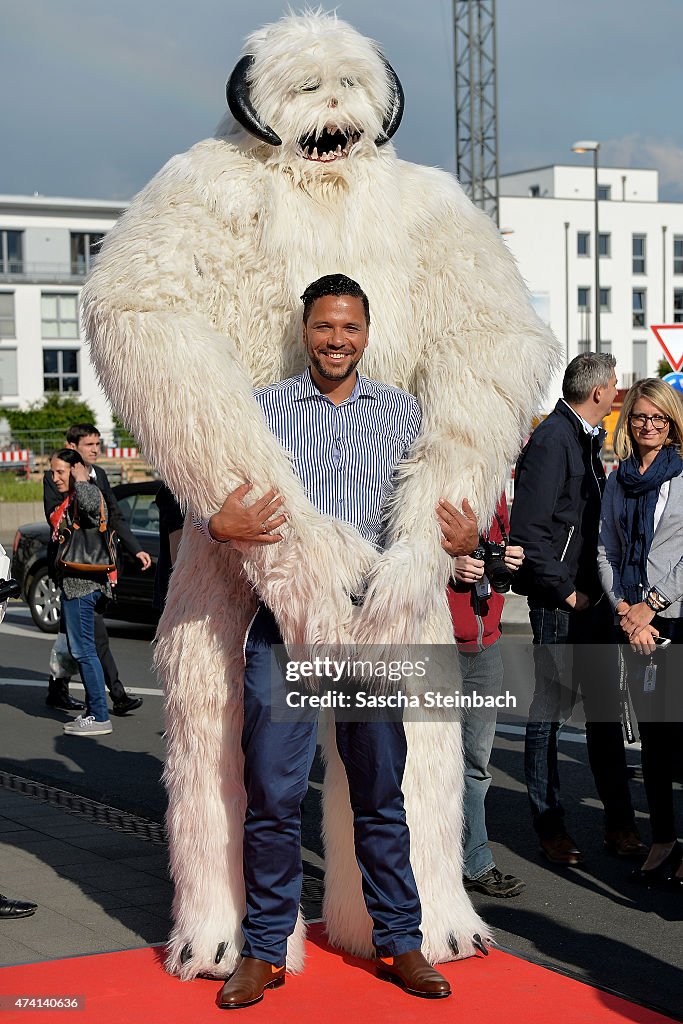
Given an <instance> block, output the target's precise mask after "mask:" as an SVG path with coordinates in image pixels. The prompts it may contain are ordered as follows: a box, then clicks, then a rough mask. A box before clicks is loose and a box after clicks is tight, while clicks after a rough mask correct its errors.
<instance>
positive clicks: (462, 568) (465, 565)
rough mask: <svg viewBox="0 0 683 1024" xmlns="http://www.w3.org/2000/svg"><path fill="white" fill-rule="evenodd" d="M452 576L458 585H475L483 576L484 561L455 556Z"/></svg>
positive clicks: (469, 556) (467, 556) (466, 556)
mask: <svg viewBox="0 0 683 1024" xmlns="http://www.w3.org/2000/svg"><path fill="white" fill-rule="evenodd" d="M452 564H453V576H454V577H455V579H456V580H458V581H459V582H460V583H476V582H477V580H480V579H481V578H482V576H483V575H484V561H483V559H481V558H472V556H471V555H456V556H455V558H454V559H453V563H452Z"/></svg>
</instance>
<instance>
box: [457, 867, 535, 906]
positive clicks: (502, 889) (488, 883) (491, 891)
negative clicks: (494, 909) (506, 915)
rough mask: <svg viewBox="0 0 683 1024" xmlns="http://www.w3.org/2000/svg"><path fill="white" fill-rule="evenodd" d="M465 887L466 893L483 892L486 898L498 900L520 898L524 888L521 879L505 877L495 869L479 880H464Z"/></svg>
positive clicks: (512, 876) (481, 876) (511, 876)
mask: <svg viewBox="0 0 683 1024" xmlns="http://www.w3.org/2000/svg"><path fill="white" fill-rule="evenodd" d="M462 881H463V885H464V886H465V891H466V892H481V893H483V894H484V895H485V896H495V897H497V898H498V899H509V898H510V897H511V896H519V894H520V892H521V891H522V889H523V888H524V882H523V881H522V880H521V878H515V876H514V875H504V874H502V872H500V871H499V870H498V868H496V867H493V868H491V870H490V871H487V872H486V873H485V874H483V875H480V876H479V878H464V877H463V880H462Z"/></svg>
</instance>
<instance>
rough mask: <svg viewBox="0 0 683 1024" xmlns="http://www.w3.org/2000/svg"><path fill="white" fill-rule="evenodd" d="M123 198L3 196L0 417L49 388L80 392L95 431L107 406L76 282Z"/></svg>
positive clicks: (106, 421) (107, 418)
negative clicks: (85, 335)
mask: <svg viewBox="0 0 683 1024" xmlns="http://www.w3.org/2000/svg"><path fill="white" fill-rule="evenodd" d="M126 205H127V204H126V203H122V202H105V201H103V200H99V199H59V198H49V197H45V196H0V418H1V417H2V409H3V408H25V407H26V406H27V405H28V404H29V403H31V402H35V401H37V400H40V399H41V398H42V397H43V395H44V394H45V393H46V392H51V391H58V392H61V393H64V394H66V393H69V394H73V395H75V396H78V397H80V398H82V399H84V400H85V401H87V402H88V403H89V405H90V406H91V408H92V409H93V411H94V413H95V415H96V419H97V423H98V425H99V426H100V429H102V430H103V431H104V430H107V429H108V428H109V427H110V425H111V413H110V410H109V405H108V404H107V401H106V399H105V397H104V394H103V393H102V391H101V389H100V387H99V386H98V383H97V381H96V379H95V373H94V370H93V368H92V365H91V363H90V359H89V358H88V353H87V350H86V349H85V348H84V346H83V343H82V340H81V334H80V330H79V323H78V297H79V292H80V286H81V284H82V283H83V279H84V277H85V275H86V273H87V271H88V268H89V266H90V261H91V259H92V256H93V254H94V253H95V252H96V247H97V244H98V242H99V241H100V239H101V238H102V236H103V235H104V234H105V233H106V232H107V231H108V229H109V228H110V227H111V226H112V225H113V224H114V222H115V220H116V218H117V217H118V216H119V214H120V213H121V212H122V211H123V210H124V209H125V207H126Z"/></svg>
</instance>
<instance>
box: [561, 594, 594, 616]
mask: <svg viewBox="0 0 683 1024" xmlns="http://www.w3.org/2000/svg"><path fill="white" fill-rule="evenodd" d="M565 600H566V603H567V604H568V605H569V607H570V608H571V609H572V611H575V612H585V611H586V609H587V608H590V603H591V602H590V598H589V597H588V595H587V594H583V593H582V592H581V591H580V590H575V591H574V593H573V594H570V595H569V597H567V598H565Z"/></svg>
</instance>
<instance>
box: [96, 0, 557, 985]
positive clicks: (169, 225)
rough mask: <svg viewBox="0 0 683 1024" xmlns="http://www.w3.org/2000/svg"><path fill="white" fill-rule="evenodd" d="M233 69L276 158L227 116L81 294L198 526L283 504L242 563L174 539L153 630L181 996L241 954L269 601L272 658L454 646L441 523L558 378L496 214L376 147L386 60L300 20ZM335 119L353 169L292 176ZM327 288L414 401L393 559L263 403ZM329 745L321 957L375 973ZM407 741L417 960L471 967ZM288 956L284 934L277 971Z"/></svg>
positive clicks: (357, 41) (112, 369)
mask: <svg viewBox="0 0 683 1024" xmlns="http://www.w3.org/2000/svg"><path fill="white" fill-rule="evenodd" d="M244 53H245V54H249V55H252V57H253V61H251V62H250V63H249V74H248V79H249V86H250V97H251V102H252V103H253V106H254V109H255V111H256V112H257V114H258V118H259V120H260V121H261V122H262V123H263V124H264V125H268V126H269V127H270V129H272V131H274V132H275V133H276V134H277V136H278V137H279V139H280V140H281V145H279V146H278V145H270V144H268V143H264V142H262V141H260V140H259V139H258V138H256V137H255V136H254V135H253V134H251V133H249V132H246V131H245V130H244V129H243V128H242V127H241V126H240V125H239V124H237V123H236V122H235V120H234V119H233V118H232V117H231V116H230V115H228V116H226V118H225V119H224V121H223V122H222V124H221V125H220V126H219V129H218V132H217V134H216V137H215V138H213V139H207V140H205V141H203V142H200V143H198V144H197V145H196V146H194V147H193V148H192V149H190V150H189V151H188V152H186V153H183V154H181V155H179V156H175V157H173V159H171V160H170V161H169V162H168V164H167V165H166V166H165V167H164V168H163V169H162V170H161V171H160V172H159V174H158V175H157V176H156V177H155V178H154V179H153V180H152V181H151V182H150V184H149V185H148V186H147V187H146V188H145V189H144V190H143V191H142V193H140V195H139V196H138V197H137V198H136V199H135V200H134V202H133V203H132V205H131V207H130V208H129V209H128V210H127V212H126V213H125V214H124V215H123V216H122V217H121V219H120V221H119V222H118V223H117V225H116V226H115V227H114V229H113V230H112V231H111V232H110V234H109V235H108V236H107V238H106V240H105V242H104V245H103V249H102V254H101V257H100V259H99V260H98V263H97V266H96V268H95V270H94V272H93V273H92V275H91V277H90V280H89V281H88V283H87V285H86V287H85V288H84V291H83V317H84V323H85V329H86V332H87V336H88V338H89V341H90V344H91V351H92V358H93V361H94V363H95V366H96V368H97V371H98V373H99V376H100V378H101V380H102V383H103V385H104V387H105V389H106V391H107V394H108V395H109V397H110V399H111V401H112V403H113V406H114V408H115V409H116V410H117V412H118V413H119V415H121V416H122V418H123V420H124V421H125V423H126V424H127V426H128V427H129V428H130V429H131V430H132V431H133V432H134V434H135V436H136V437H137V438H138V439H139V441H140V442H141V443H142V446H143V448H144V450H145V452H146V454H147V456H148V458H150V459H151V460H152V462H153V463H154V465H155V466H156V467H157V468H158V470H159V472H160V473H161V475H162V476H163V478H164V479H165V480H166V481H167V483H168V484H169V486H170V487H171V488H172V489H173V491H174V492H175V493H176V495H178V497H179V498H180V499H181V500H182V501H183V502H185V503H186V504H187V506H188V507H189V508H190V509H192V510H195V511H197V512H199V513H200V515H202V516H209V515H210V514H212V513H213V512H214V511H216V510H217V509H218V508H219V507H220V505H221V503H222V502H223V499H224V497H225V495H226V494H227V493H228V492H229V491H231V490H233V489H234V488H235V487H237V486H238V485H239V484H241V483H242V482H244V481H245V480H249V481H251V482H252V483H253V492H252V493H253V495H254V497H256V496H259V495H261V494H262V493H264V492H265V491H266V490H267V489H268V488H269V487H271V486H273V487H276V488H277V489H278V491H279V492H280V493H281V494H283V495H284V497H285V505H286V508H287V511H288V514H289V521H288V524H287V528H286V536H285V539H284V540H283V541H282V542H280V543H278V544H277V545H272V546H266V547H254V546H251V547H247V548H245V550H244V551H242V552H240V551H237V550H235V549H234V548H232V547H226V546H211V545H209V543H208V542H207V541H206V540H205V539H204V537H203V536H202V535H201V534H200V533H199V532H198V531H196V530H193V529H192V528H186V530H185V534H184V537H183V543H182V546H181V550H180V556H179V560H178V563H177V566H176V568H175V570H174V573H173V578H172V581H171V587H170V592H169V597H168V603H167V606H166V611H165V613H164V615H163V618H162V621H161V623H160V627H159V642H158V648H157V665H158V669H159V673H160V675H161V678H162V679H163V682H164V685H165V687H166V692H167V734H168V761H167V765H166V771H165V779H166V784H167V786H168V791H169V814H168V827H169V835H170V846H171V867H172V873H173V878H174V881H175V887H176V894H175V901H174V920H175V924H174V929H173V934H172V937H171V941H170V953H169V958H168V968H169V970H171V971H172V972H174V973H177V974H179V975H180V976H181V977H183V978H189V977H193V976H195V975H196V974H198V973H200V972H206V973H212V974H216V975H220V976H223V975H226V974H228V973H230V971H231V970H233V969H234V967H235V965H236V962H237V958H238V955H239V951H240V948H241V931H240V921H241V918H242V916H243V910H244V891H243V882H242V871H241V844H242V824H243V815H244V790H243V784H242V758H241V752H240V730H241V717H242V708H241V681H242V671H243V647H242V645H243V641H244V637H245V633H246V631H247V629H248V626H249V622H250V619H251V617H252V614H253V612H254V609H255V606H256V595H257V594H258V595H259V596H260V597H261V598H263V600H265V601H266V602H267V604H268V605H269V606H270V608H271V609H272V610H273V612H274V614H275V616H276V618H277V620H278V623H279V625H280V629H281V631H282V635H283V637H284V639H285V642H286V643H293V642H296V643H306V644H315V643H331V642H339V643H344V642H347V641H351V640H352V641H353V642H354V645H355V646H356V647H357V645H358V643H361V642H365V643H378V644H383V645H388V644H397V643H418V642H423V641H425V642H441V643H449V642H452V629H451V626H450V619H449V615H448V609H447V605H446V600H445V586H446V581H447V579H448V576H449V561H450V560H449V557H448V556H447V555H446V554H445V552H444V551H443V549H442V548H441V546H440V534H439V529H438V526H437V522H436V518H435V516H434V511H433V510H434V507H435V505H436V503H437V500H438V499H439V498H440V497H441V496H446V497H447V498H449V499H450V500H451V501H453V502H458V503H459V502H460V501H461V500H462V498H463V497H468V498H469V499H470V501H471V502H472V504H473V506H474V507H475V509H476V511H477V513H478V516H479V521H480V522H482V523H486V522H488V521H489V519H490V517H491V514H492V512H493V509H494V506H495V502H496V499H497V498H498V495H499V494H500V491H501V488H502V484H503V481H504V479H505V477H506V474H507V471H508V467H509V466H510V464H511V463H512V461H513V460H514V458H515V456H516V453H517V451H518V448H519V444H520V440H521V438H522V436H523V434H524V432H525V431H526V429H527V425H528V423H529V420H530V416H531V414H532V412H533V410H534V408H535V407H536V406H537V405H538V403H539V400H540V397H541V393H542V390H543V388H544V386H545V384H546V382H547V381H548V379H549V377H550V375H551V372H552V370H553V368H554V365H555V362H556V346H555V343H554V341H553V339H552V337H551V336H550V334H549V332H548V331H547V329H546V328H545V326H544V325H543V324H542V323H541V322H540V321H539V320H538V318H537V317H536V315H535V313H534V312H533V309H532V308H531V305H530V303H529V300H528V295H527V292H526V289H525V287H524V285H523V283H522V281H521V278H520V276H519V274H518V272H517V269H516V267H515V265H514V263H513V261H512V258H511V257H510V255H509V254H508V252H507V250H506V248H505V246H504V245H503V243H502V241H501V239H500V237H499V235H498V232H497V231H496V228H495V226H494V225H493V223H492V222H491V221H490V219H489V218H488V217H487V216H486V215H485V214H484V213H482V212H481V211H479V210H477V209H475V208H474V206H473V205H472V204H471V203H470V201H469V200H468V199H467V198H466V196H465V195H464V193H463V192H462V190H461V188H460V187H459V185H458V183H457V182H456V181H455V179H454V178H453V177H452V176H451V175H449V174H446V173H444V172H443V171H439V170H435V169H433V168H428V167H423V166H418V165H415V164H410V163H406V162H404V161H401V160H399V159H398V158H397V156H396V153H395V151H394V149H393V147H392V145H391V144H390V143H386V144H382V143H383V142H384V138H383V123H385V120H386V115H387V111H388V110H390V109H391V107H392V104H393V103H394V102H395V99H396V96H395V90H393V87H392V80H391V76H390V74H389V73H388V69H387V66H386V64H385V62H384V61H383V60H382V58H381V56H380V54H379V52H378V49H377V47H376V45H375V44H374V43H373V42H371V41H370V40H368V39H366V38H364V37H363V36H361V35H359V34H358V33H357V32H356V31H355V30H354V29H353V28H351V27H350V26H349V25H347V24H345V23H344V22H342V21H339V20H337V19H336V18H335V17H334V16H331V15H325V14H322V13H320V12H318V13H306V14H304V15H300V16H288V17H285V18H283V19H282V20H281V21H279V22H277V23H275V24H272V25H267V26H266V27H265V28H263V29H261V30H259V31H258V32H256V33H254V34H253V35H252V36H251V37H250V38H248V39H247V42H246V46H245V49H244ZM325 126H327V127H328V128H330V129H331V128H332V127H334V126H337V127H339V128H340V129H341V130H342V131H343V132H344V133H345V137H347V138H348V139H349V140H351V142H353V140H356V139H357V141H355V143H354V144H353V145H352V146H351V152H350V154H349V155H348V156H347V157H344V156H342V157H339V158H338V159H335V160H333V161H329V162H323V161H321V160H317V161H316V160H312V159H310V158H309V159H306V158H305V154H304V152H303V149H305V148H307V149H308V150H309V153H308V155H309V157H310V147H304V146H303V143H302V140H305V139H306V137H307V136H310V133H311V132H314V133H317V134H319V133H320V132H321V131H322V129H323V128H324V127H325ZM378 143H379V144H378ZM336 272H341V273H345V274H348V275H349V276H350V277H352V278H354V279H355V280H357V281H359V282H360V284H361V285H362V287H363V288H364V289H365V290H366V291H367V293H368V296H369V299H370V309H371V315H372V327H371V331H370V344H369V347H368V348H367V350H366V352H365V355H364V357H363V364H362V369H363V372H364V373H365V374H366V375H368V376H369V377H373V378H376V379H378V380H381V381H385V382H387V383H389V384H392V385H396V386H398V387H401V388H404V389H406V390H408V391H411V392H412V393H413V394H415V395H416V396H417V398H418V401H419V403H420V405H421V407H422V412H423V430H422V434H421V436H420V438H419V439H418V440H417V441H416V443H415V445H414V447H413V449H412V452H411V456H410V458H409V459H408V460H407V461H406V463H405V464H404V465H403V467H402V470H401V478H400V483H399V485H398V488H397V491H396V495H395V500H394V502H393V505H392V510H391V529H390V542H389V545H388V548H387V550H386V551H385V552H384V553H383V554H378V553H377V552H375V551H374V550H373V549H372V548H371V547H370V546H369V545H368V544H367V543H366V542H365V541H363V540H362V539H361V538H360V536H359V535H358V534H357V533H356V532H355V531H354V530H353V529H352V528H351V527H349V526H347V525H346V524H344V523H341V522H338V521H335V520H332V519H329V518H327V517H325V516H322V515H320V514H319V513H318V512H317V511H316V510H315V509H314V508H313V507H312V506H311V504H310V502H309V501H308V499H307V497H306V495H305V494H304V492H303V489H302V487H301V485H300V484H299V482H298V480H297V478H296V476H295V475H294V473H293V472H292V468H291V465H290V461H289V459H288V457H287V456H286V454H285V453H284V452H283V450H282V449H281V447H280V445H279V443H278V442H277V441H276V439H275V438H274V437H273V436H272V435H271V434H270V433H269V431H268V429H267V428H266V426H265V424H264V421H263V419H262V416H261V413H260V411H259V409H258V407H257V405H256V403H255V402H254V401H253V399H252V397H251V392H252V388H253V387H254V386H261V385H264V384H269V383H271V382H274V381H278V380H280V379H282V378H285V377H288V376H291V375H292V374H295V373H298V372H300V371H301V369H302V368H303V365H304V350H303V346H302V343H301V312H300V310H301V303H300V301H299V296H300V295H301V293H302V291H303V289H304V288H305V286H306V285H308V284H309V283H310V282H311V281H313V280H315V279H316V278H318V277H320V276H321V275H323V274H329V273H336ZM364 581H366V582H367V596H366V600H365V603H364V605H363V607H362V608H354V607H353V606H352V605H351V602H350V601H349V594H350V593H358V592H359V591H360V589H361V588H362V586H363V583H364ZM453 685H454V686H457V680H453ZM322 732H323V733H324V734H325V735H324V739H325V757H326V760H327V774H326V783H325V794H324V831H325V845H326V897H325V906H324V914H325V918H326V921H327V928H328V932H329V935H330V938H331V940H332V941H333V942H334V943H335V944H336V945H339V946H341V947H343V948H345V949H347V950H349V951H350V952H352V953H357V954H361V955H364V956H370V955H371V952H372V950H371V942H370V927H371V926H370V920H369V918H368V915H367V913H366V911H365V907H364V904H363V901H362V897H361V887H360V874H359V872H358V868H357V866H356V862H355V858H354V855H353V835H352V824H351V821H352V819H351V811H350V807H349V799H348V788H347V785H346V779H345V776H344V772H343V768H342V766H341V762H340V760H339V757H338V755H337V752H336V749H335V746H334V740H333V738H332V739H331V738H330V737H331V735H332V734H331V733H330V732H329V730H327V731H326V730H325V729H323V730H322ZM407 733H408V742H409V759H408V765H407V768H406V776H405V785H404V790H405V800H406V811H407V816H408V821H409V824H410V829H411V846H412V862H413V868H414V871H415V876H416V879H417V883H418V887H419V890H420V895H421V898H422V906H423V930H424V935H425V942H424V947H423V949H424V952H425V955H426V956H427V957H428V958H429V959H430V960H431V961H432V962H438V961H442V960H447V959H452V958H453V956H468V955H470V954H471V953H472V952H473V950H474V947H475V945H476V940H473V936H477V937H478V936H479V935H481V936H482V937H484V939H486V938H487V935H488V933H487V930H486V927H485V925H484V924H483V923H482V921H481V920H480V919H479V918H478V917H477V915H476V914H475V913H474V911H473V909H472V907H471V905H470V903H469V900H468V899H467V897H466V896H465V894H464V891H463V888H462V878H461V875H462V860H461V854H460V833H461V816H462V797H461V789H462V778H463V769H462V755H461V750H460V733H459V726H458V725H457V724H456V723H453V722H451V721H445V720H444V721H442V720H440V718H439V717H438V716H433V717H431V718H430V720H429V721H426V722H421V723H412V724H411V723H408V724H407ZM302 963H303V927H302V925H301V922H299V925H298V926H297V931H296V933H295V935H294V936H293V937H292V938H291V939H290V942H289V949H288V966H289V968H290V969H291V970H299V969H300V968H301V967H302Z"/></svg>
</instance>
